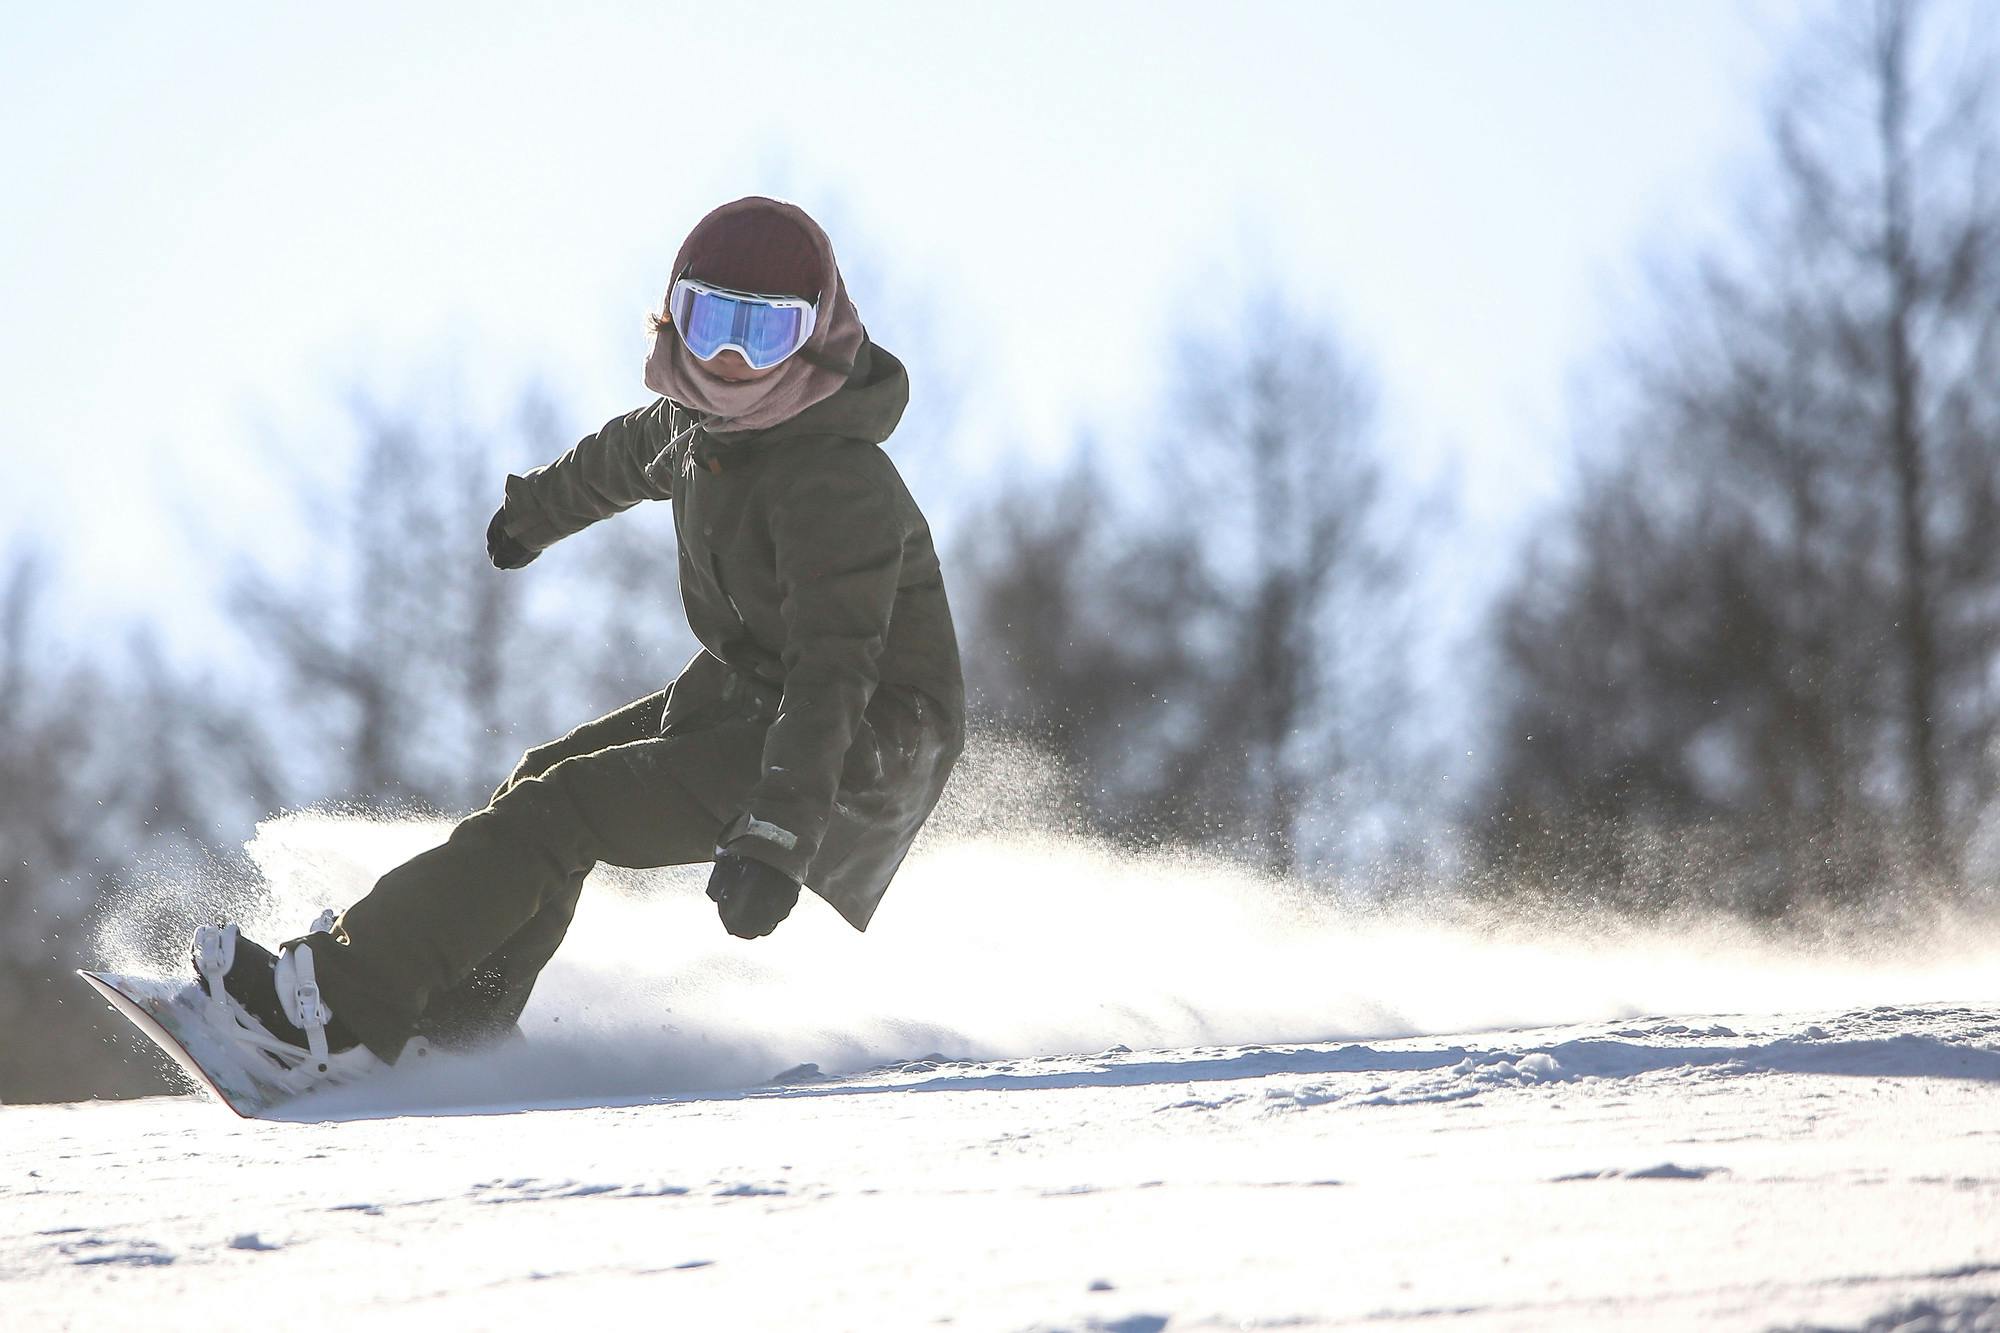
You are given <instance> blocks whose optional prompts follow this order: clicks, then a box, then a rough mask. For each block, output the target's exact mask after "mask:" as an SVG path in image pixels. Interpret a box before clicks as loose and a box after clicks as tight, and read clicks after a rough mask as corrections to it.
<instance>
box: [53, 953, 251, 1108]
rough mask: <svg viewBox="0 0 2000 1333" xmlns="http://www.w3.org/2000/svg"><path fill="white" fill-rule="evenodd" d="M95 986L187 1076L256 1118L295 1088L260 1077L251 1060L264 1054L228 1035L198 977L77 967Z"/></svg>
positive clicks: (225, 1101) (222, 1100)
mask: <svg viewBox="0 0 2000 1333" xmlns="http://www.w3.org/2000/svg"><path fill="white" fill-rule="evenodd" d="M77 975H78V976H80V977H82V978H83V979H84V980H85V981H87V982H89V983H90V988H91V989H92V990H94V991H96V992H97V993H98V994H99V995H102V996H103V997H104V998H105V999H107V1000H109V1001H110V1002H111V1007H112V1008H114V1009H116V1010H117V1011H118V1012H119V1013H121V1014H123V1015H125V1017H126V1018H128V1019H130V1020H131V1021H132V1025H133V1026H134V1027H136V1028H138V1029H139V1031H141V1032H143V1033H145V1034H146V1035H147V1036H148V1037H150V1038H152V1041H153V1044H154V1045H155V1046H158V1047H159V1048H160V1049H161V1050H163V1051H165V1052H166V1053H167V1054H168V1055H171V1056H172V1057H173V1058H174V1063H175V1064H177V1065H179V1066H180V1067H181V1068H182V1069H183V1070H184V1071H186V1073H187V1076H188V1077H189V1078H191V1079H193V1080H194V1081H195V1082H196V1083H197V1084H199V1085H200V1086H202V1087H204V1088H206V1089H207V1090H208V1092H209V1094H210V1095H211V1096H213V1097H214V1098H215V1100H217V1101H219V1102H221V1103H222V1104H223V1105H224V1106H226V1107H228V1108H229V1109H230V1110H232V1111H234V1112H236V1114H237V1115H240V1116H242V1117H243V1118H244V1119H245V1120H254V1119H256V1118H257V1117H259V1116H261V1115H262V1114H264V1112H266V1111H269V1110H270V1109H271V1108H272V1107H274V1106H276V1105H278V1104H279V1103H280V1102H283V1101H286V1100H289V1098H290V1096H291V1094H290V1093H288V1092H286V1091H283V1090H281V1089H279V1088H277V1087H275V1086H273V1085H271V1084H270V1083H267V1082H265V1081H263V1080H260V1079H259V1078H258V1077H257V1070H256V1068H255V1066H254V1065H253V1064H252V1063H251V1062H252V1061H255V1060H261V1059H263V1058H264V1057H263V1056H261V1055H259V1054H258V1053H257V1052H255V1051H248V1050H244V1049H243V1048H241V1047H239V1046H238V1045H237V1044H236V1043H234V1042H232V1041H230V1040H229V1039H228V1038H226V1037H224V1036H223V1035H222V1034H221V1033H220V1032H218V1031H217V1030H216V1028H215V1025H214V1022H213V1020H212V1019H211V1018H210V1017H209V1015H208V1003H209V999H208V995H207V994H206V993H205V992H204V991H203V990H202V989H201V987H200V986H197V985H195V984H194V983H193V982H181V981H162V980H159V979H157V978H153V977H126V976H119V975H117V974H116V973H112V972H91V971H88V970H86V969H83V968H78V969H77Z"/></svg>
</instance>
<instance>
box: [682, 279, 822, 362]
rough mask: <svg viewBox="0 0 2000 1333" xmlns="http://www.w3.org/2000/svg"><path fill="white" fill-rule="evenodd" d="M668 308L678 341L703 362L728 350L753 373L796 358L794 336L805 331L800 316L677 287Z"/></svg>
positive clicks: (796, 338) (788, 310)
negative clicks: (678, 332) (737, 356)
mask: <svg viewBox="0 0 2000 1333" xmlns="http://www.w3.org/2000/svg"><path fill="white" fill-rule="evenodd" d="M673 304H674V310H673V315H674V327H675V328H677V329H679V330H680V335H681V341H682V342H684V343H685V344H687V349H688V350H689V351H690V352H692V353H694V354H695V355H696V356H697V357H699V358H701V359H702V360H703V361H707V360H710V359H711V358H713V357H714V356H715V355H716V354H717V353H719V352H721V351H722V350H723V349H724V348H725V347H732V346H733V347H735V348H736V349H737V350H738V351H740V352H741V353H742V354H743V359H744V360H745V361H746V362H748V363H749V364H750V366H751V368H752V369H755V370H764V369H767V368H769V367H771V366H775V365H776V364H778V362H780V361H783V360H784V359H785V358H786V357H788V356H790V355H791V354H792V353H793V352H796V351H797V350H798V349H799V344H800V343H801V342H802V341H804V340H803V339H802V338H801V337H800V336H799V334H800V332H801V330H802V329H803V328H804V327H805V312H804V311H803V310H798V309H792V308H785V307H779V306H771V305H766V304H765V303H764V302H762V301H752V300H744V299H742V298H740V297H734V296H724V295H721V294H720V293H717V292H695V291H690V290H689V289H687V288H685V287H679V286H676V287H675V289H674V303H673Z"/></svg>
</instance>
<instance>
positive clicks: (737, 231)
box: [685, 210, 825, 301]
mask: <svg viewBox="0 0 2000 1333" xmlns="http://www.w3.org/2000/svg"><path fill="white" fill-rule="evenodd" d="M685 249H686V252H687V268H686V276H688V277H690V278H697V279H699V280H701V281H702V282H707V283H713V284H714V285H715V286H717V287H732V288H734V289H735V290H737V291H739V292H756V293H757V294H758V295H760V296H798V297H803V298H804V299H806V300H808V301H816V300H818V299H819V296H820V290H819V285H820V280H821V275H822V274H823V273H824V272H825V260H824V258H823V257H822V255H821V254H820V249H819V246H818V245H817V244H816V243H815V241H814V238H813V237H811V236H809V235H807V234H806V231H805V229H804V228H803V227H801V226H799V225H798V223H796V222H795V221H793V220H792V219H791V218H789V217H787V216H786V215H785V214H783V213H780V212H776V211H767V210H756V211H745V212H739V213H730V212H721V211H718V212H717V213H713V214H710V215H709V216H708V217H706V218H704V219H703V220H702V223H701V225H700V226H698V227H696V228H695V230H694V234H693V235H691V236H689V237H688V239H687V244H686V246H685Z"/></svg>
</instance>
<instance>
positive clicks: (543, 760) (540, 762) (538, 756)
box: [487, 742, 563, 805]
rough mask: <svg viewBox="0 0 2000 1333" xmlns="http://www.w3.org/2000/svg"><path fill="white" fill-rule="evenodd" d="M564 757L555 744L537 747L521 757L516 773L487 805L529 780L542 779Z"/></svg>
mask: <svg viewBox="0 0 2000 1333" xmlns="http://www.w3.org/2000/svg"><path fill="white" fill-rule="evenodd" d="M562 757H563V756H562V754H561V752H560V750H559V748H558V746H557V745H556V744H555V743H554V742H551V743H549V744H547V745H537V746H535V747H534V748H533V749H531V750H529V751H528V752H527V753H526V754H524V755H522V756H521V762H520V763H518V764H516V765H514V771H513V772H512V773H509V774H508V775H507V780H506V781H505V782H503V783H501V784H500V786H499V787H498V788H497V789H495V791H494V793H493V799H492V800H491V801H488V802H487V804H488V805H491V804H493V803H494V802H496V801H498V800H499V799H500V798H501V797H502V796H505V795H506V794H507V793H508V792H510V791H512V790H514V788H516V787H518V786H520V785H521V784H522V783H523V782H526V781H527V780H528V779H529V778H538V777H541V776H542V775H543V774H544V773H547V772H548V771H549V770H550V769H551V768H553V767H555V765H556V764H557V763H558V762H560V761H561V759H562Z"/></svg>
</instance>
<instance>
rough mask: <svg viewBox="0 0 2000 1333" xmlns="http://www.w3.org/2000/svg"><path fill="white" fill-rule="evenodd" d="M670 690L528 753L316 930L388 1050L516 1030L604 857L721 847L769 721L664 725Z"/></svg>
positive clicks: (667, 856) (369, 1036)
mask: <svg viewBox="0 0 2000 1333" xmlns="http://www.w3.org/2000/svg"><path fill="white" fill-rule="evenodd" d="M665 703H666V695H665V692H662V693H660V694H657V695H653V696H650V697H648V698H645V699H641V700H639V701H638V702H636V703H633V704H630V705H628V706H626V707H624V708H621V709H619V710H618V711H617V712H615V713H612V714H610V715H609V716H606V717H602V718H599V719H598V720H596V721H595V722H589V723H586V724H585V725H583V726H581V727H578V728H577V729H576V730H575V731H573V732H571V733H570V734H569V735H567V736H564V737H563V738H561V739H560V740H557V741H553V742H551V743H549V744H547V745H543V746H538V747H536V748H535V749H533V750H530V751H529V752H528V753H527V755H526V756H525V757H524V758H523V759H522V761H521V763H520V766H519V767H518V768H516V769H515V770H514V773H513V775H512V776H510V777H509V778H508V779H507V781H506V782H505V783H504V784H503V785H502V786H501V788H500V789H499V791H497V792H495V793H494V796H493V800H492V803H491V804H489V805H488V806H487V807H486V808H485V809H484V810H481V811H479V812H477V813H476V814H473V815H470V816H468V817H467V818H466V819H464V820H462V821H461V822H460V823H459V824H458V826H457V827H456V828H454V829H453V830H452V832H451V836H450V837H449V838H448V839H447V840H446V841H445V842H444V844H443V845H442V846H439V847H434V848H432V849H431V850H430V851H427V852H424V853H422V854H421V855H419V856H416V857H414V858H412V859H411V860H409V861H406V862H404V863H403V864H402V865H400V866H398V867H396V868H395V869H394V870H391V871H390V872H389V873H388V874H386V875H384V876H382V878H381V879H380V880H378V881H377V882H376V884H375V887H374V889H373V890H371V891H370V892H369V894H368V896H367V897H365V898H363V899H361V900H360V901H359V902H357V903H355V904H354V905H353V906H352V907H349V908H348V909H347V911H346V912H345V913H344V914H342V916H341V918H340V921H339V922H338V923H337V924H336V925H335V927H334V930H333V932H332V933H331V934H321V935H312V936H308V937H306V942H307V943H310V944H312V945H314V946H315V947H314V949H313V961H314V965H315V970H316V971H317V973H318V977H319V983H320V990H321V994H322V995H323V996H324V998H325V1001H326V1005H327V1007H328V1008H329V1009H331V1010H332V1011H333V1014H334V1016H335V1018H336V1019H337V1020H338V1021H339V1022H340V1023H341V1024H343V1025H345V1026H346V1027H347V1028H348V1030H349V1031H351V1032H353V1033H354V1035H355V1036H356V1037H358V1038H360V1040H361V1041H362V1043H363V1044H364V1045H366V1046H367V1047H368V1048H369V1049H370V1050H371V1051H374V1052H375V1053H376V1054H377V1055H380V1056H382V1057H383V1058H384V1059H388V1060H394V1059H395V1058H396V1056H397V1055H398V1054H400V1053H401V1051H402V1048H403V1046H404V1044H405V1043H406V1042H407V1041H408V1040H409V1039H410V1038H411V1037H412V1036H416V1035H419V1034H421V1035H423V1036H425V1037H427V1038H429V1039H431V1040H432V1041H435V1042H438V1043H439V1044H442V1045H447V1046H471V1045H478V1044H482V1043H484V1042H486V1041H491V1040H493V1039H496V1038H498V1037H501V1036H504V1035H507V1034H508V1033H511V1032H512V1031H514V1030H515V1024H516V1021H517V1020H518V1019H519V1018H520V1016H521V1011H522V1009H523V1008H524V1007H526V1005H527V1003H528V995H529V993H530V992H531V991H532V990H533V989H534V985H535V978H536V977H537V976H539V975H540V973H541V970H542V968H543V967H545V966H546V965H547V964H548V961H549V959H550V958H551V957H552V956H554V954H555V951H556V947H557V946H558V945H560V944H561V943H562V940H563V936H564V934H565V933H566V932H567V931H568V930H569V925H570V920H571V918H572V917H573V916H574V915H575V912H576V904H577V899H578V897H579V896H580V895H581V893H582V891H583V881H584V878H585V877H586V876H587V875H589V873H590V871H591V869H592V868H593V867H594V866H596V865H597V864H598V863H599V862H606V863H608V864H611V865H617V866H631V867H653V866H670V865H686V864H689V863H692V862H699V861H708V860H712V859H713V858H714V855H715V840H716V836H717V834H719V833H720V832H721V830H722V827H723V825H724V824H725V823H726V822H727V821H728V819H729V818H730V817H731V816H732V815H733V814H734V813H735V812H736V811H737V810H738V809H739V808H740V807H741V805H742V803H743V801H744V800H745V799H746V797H747V796H748V794H749V792H750V789H751V787H752V786H753V785H754V784H755V782H756V780H757V776H758V773H759V771H760V764H761V755H762V750H763V736H764V723H762V722H761V721H759V720H757V719H755V718H725V719H723V720H721V721H719V722H717V723H715V724H714V725H711V726H708V727H705V728H703V729H702V730H699V731H695V732H691V733H689V734H686V735H674V736H662V735H660V722H661V716H662V713H663V711H664V708H665Z"/></svg>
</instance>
